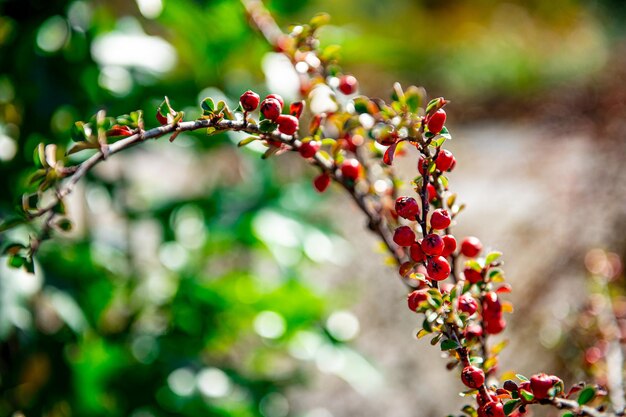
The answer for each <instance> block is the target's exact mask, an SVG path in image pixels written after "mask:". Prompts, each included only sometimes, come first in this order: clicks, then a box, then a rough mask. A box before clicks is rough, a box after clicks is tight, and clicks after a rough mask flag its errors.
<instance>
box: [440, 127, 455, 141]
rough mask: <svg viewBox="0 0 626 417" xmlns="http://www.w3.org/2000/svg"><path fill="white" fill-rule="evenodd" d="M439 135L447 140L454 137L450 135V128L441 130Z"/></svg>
mask: <svg viewBox="0 0 626 417" xmlns="http://www.w3.org/2000/svg"><path fill="white" fill-rule="evenodd" d="M439 134H440V135H441V136H443V137H444V138H445V139H447V140H452V135H451V134H450V132H449V131H448V128H447V127H445V126H444V127H443V128H442V129H441V131H440V132H439Z"/></svg>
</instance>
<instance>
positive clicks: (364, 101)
mask: <svg viewBox="0 0 626 417" xmlns="http://www.w3.org/2000/svg"><path fill="white" fill-rule="evenodd" d="M368 104H369V99H368V98H367V97H364V96H359V97H355V98H354V110H355V111H356V112H357V113H359V114H363V113H369V111H368Z"/></svg>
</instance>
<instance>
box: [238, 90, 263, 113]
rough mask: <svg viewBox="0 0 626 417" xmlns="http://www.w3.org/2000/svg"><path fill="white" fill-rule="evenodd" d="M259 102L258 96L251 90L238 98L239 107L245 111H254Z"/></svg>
mask: <svg viewBox="0 0 626 417" xmlns="http://www.w3.org/2000/svg"><path fill="white" fill-rule="evenodd" d="M259 100H260V97H259V95H258V94H257V93H255V92H254V91H252V90H248V91H246V92H245V93H243V94H242V95H241V97H239V102H240V103H241V107H242V108H243V109H244V110H245V111H255V110H256V108H257V107H259Z"/></svg>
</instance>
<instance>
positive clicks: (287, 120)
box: [276, 114, 298, 136]
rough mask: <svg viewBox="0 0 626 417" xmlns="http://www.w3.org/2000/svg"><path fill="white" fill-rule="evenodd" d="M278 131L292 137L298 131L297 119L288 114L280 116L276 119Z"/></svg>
mask: <svg viewBox="0 0 626 417" xmlns="http://www.w3.org/2000/svg"><path fill="white" fill-rule="evenodd" d="M276 123H278V131H279V132H280V133H283V134H285V135H290V136H291V135H293V134H294V133H296V132H297V131H298V119H297V118H296V117H295V116H292V115H290V114H281V115H279V116H278V117H277V118H276Z"/></svg>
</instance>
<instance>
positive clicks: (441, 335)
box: [430, 333, 443, 346]
mask: <svg viewBox="0 0 626 417" xmlns="http://www.w3.org/2000/svg"><path fill="white" fill-rule="evenodd" d="M442 337H443V333H439V334H438V335H437V336H435V337H433V339H432V340H431V341H430V344H431V345H432V346H435V345H436V344H437V343H439V341H440V340H441V338H442Z"/></svg>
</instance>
